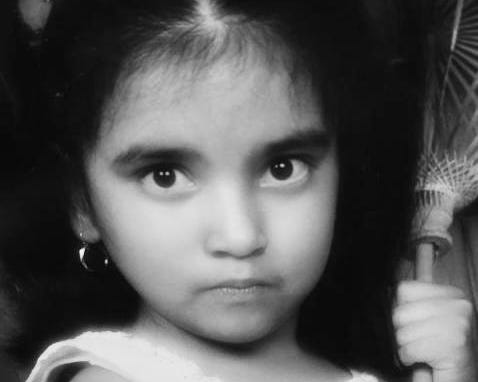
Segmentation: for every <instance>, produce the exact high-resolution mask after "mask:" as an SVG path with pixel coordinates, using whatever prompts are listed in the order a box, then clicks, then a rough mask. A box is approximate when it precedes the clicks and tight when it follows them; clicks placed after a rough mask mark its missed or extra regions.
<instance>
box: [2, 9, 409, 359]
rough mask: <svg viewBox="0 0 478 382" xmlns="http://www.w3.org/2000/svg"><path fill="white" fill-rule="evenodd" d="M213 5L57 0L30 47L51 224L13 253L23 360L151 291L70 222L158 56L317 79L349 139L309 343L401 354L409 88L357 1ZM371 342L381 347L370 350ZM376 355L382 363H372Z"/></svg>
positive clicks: (305, 329)
mask: <svg viewBox="0 0 478 382" xmlns="http://www.w3.org/2000/svg"><path fill="white" fill-rule="evenodd" d="M207 3H208V4H209V5H212V6H211V7H210V8H208V9H207V10H205V11H204V10H201V9H200V6H199V5H198V4H201V2H200V1H192V0H169V1H168V0H164V1H157V0H58V1H57V2H55V5H54V8H53V12H52V15H51V18H50V20H49V23H48V25H47V27H46V29H45V30H44V31H43V35H42V44H41V45H40V46H39V47H36V48H31V47H25V49H24V50H23V56H21V58H22V60H25V58H28V60H25V61H23V62H22V63H21V65H20V66H21V70H25V71H30V78H29V82H28V83H24V85H25V86H24V87H23V90H24V91H23V92H22V91H20V93H21V96H22V98H23V99H24V103H23V113H22V115H23V116H24V117H23V120H22V124H23V126H26V127H25V130H28V131H30V132H31V134H32V136H35V137H36V138H37V139H38V140H39V142H40V144H42V145H44V146H45V147H46V148H47V150H46V151H48V152H49V153H50V156H49V157H47V158H50V159H45V160H43V162H42V163H40V164H38V166H37V170H36V174H39V175H38V176H39V177H40V176H41V177H42V179H43V180H44V184H45V186H44V190H45V191H47V192H46V194H47V195H46V197H45V199H41V198H40V197H39V198H38V199H39V200H41V201H42V203H41V204H42V205H43V206H49V209H48V208H47V207H45V208H46V210H47V213H46V215H48V216H49V223H50V227H49V229H41V230H40V232H41V234H38V235H37V236H38V237H34V235H32V233H31V232H29V233H25V235H29V237H34V238H33V239H32V240H31V241H30V242H31V243H34V244H32V245H31V246H24V247H23V248H22V250H21V251H20V250H18V248H16V247H18V243H16V242H15V243H14V242H13V241H12V242H11V246H10V247H8V246H7V248H5V249H4V251H5V267H6V270H7V272H9V275H10V276H9V277H10V278H11V280H13V281H12V282H11V283H10V284H9V285H7V286H6V290H8V291H10V298H11V299H12V300H15V301H17V305H16V306H17V308H16V309H15V313H16V317H17V321H18V323H19V324H18V326H17V330H15V331H14V332H13V333H12V334H11V335H10V339H9V341H8V348H9V350H10V352H11V353H12V354H14V355H15V356H16V357H17V359H19V360H20V361H22V362H25V363H29V362H31V361H32V360H33V358H34V356H35V355H37V354H38V352H39V351H40V350H41V349H42V348H43V347H44V346H45V345H46V344H48V343H49V342H51V341H52V340H55V339H58V338H60V337H62V336H69V335H71V334H73V333H75V332H77V331H79V330H82V329H84V328H85V326H89V327H102V326H107V327H110V326H112V325H113V326H114V325H121V324H124V323H127V322H130V321H131V320H132V319H134V317H135V315H136V311H137V307H138V296H137V295H136V293H135V291H134V290H132V288H131V287H130V286H129V285H128V284H127V283H126V281H125V280H124V279H123V277H122V276H121V274H120V273H119V272H118V271H117V270H116V269H114V266H113V267H112V269H110V270H109V271H108V272H105V273H101V274H90V273H87V272H84V271H83V270H82V268H81V265H80V264H79V261H78V259H77V256H76V252H75V248H76V247H75V246H76V241H75V238H74V235H73V234H72V232H71V230H70V228H69V224H68V221H69V218H68V216H69V212H70V210H71V203H72V202H71V196H70V195H71V189H72V185H73V186H74V187H76V188H78V187H82V186H83V182H84V179H83V166H82V164H83V158H84V155H85V152H86V151H87V150H88V148H91V147H93V146H94V143H95V140H96V135H97V133H98V129H99V127H100V124H101V122H102V119H103V116H104V113H106V112H108V107H109V106H110V104H109V102H110V101H111V100H112V99H114V96H115V95H116V94H117V93H118V91H120V87H121V86H124V85H125V84H127V82H128V79H129V78H130V77H131V76H134V75H135V73H137V72H138V71H139V70H143V69H144V68H145V67H146V68H147V67H148V66H150V65H154V64H155V63H156V62H161V65H169V66H171V68H172V70H173V73H176V74H178V75H179V74H185V73H186V74H188V73H189V74H190V75H191V76H190V77H188V78H190V79H191V80H193V79H194V76H195V75H197V74H198V73H200V71H201V69H202V68H204V67H205V66H207V65H209V64H211V63H213V62H215V61H216V60H220V59H223V58H224V57H229V56H230V57H231V58H233V59H234V60H233V61H231V62H234V63H237V64H238V65H240V64H241V57H245V56H246V54H247V51H248V49H253V51H254V53H255V54H257V55H258V56H259V57H260V58H261V59H263V60H265V61H264V62H266V63H267V64H268V65H271V67H274V65H275V64H276V63H277V62H279V64H280V65H281V67H285V68H286V69H287V70H288V72H289V74H290V75H291V78H292V79H294V78H297V76H299V75H300V73H304V72H306V73H307V78H308V79H309V80H310V81H312V84H313V85H315V88H316V89H317V91H318V93H319V96H320V100H321V102H322V105H321V106H322V109H323V112H324V113H325V118H326V121H327V122H328V125H329V126H331V127H333V128H334V131H335V133H336V135H337V138H338V142H339V144H338V147H339V158H340V166H341V169H340V177H341V182H340V191H339V207H338V219H337V223H336V224H337V227H336V235H335V239H334V244H333V256H332V258H331V261H330V263H329V266H328V267H327V270H326V273H325V274H324V276H323V278H322V280H321V282H320V283H319V285H318V287H317V288H316V291H315V292H314V293H313V294H312V295H311V297H310V298H309V299H308V301H307V302H306V304H304V307H303V314H302V319H301V322H300V330H299V336H300V339H301V341H302V342H303V343H304V344H305V345H308V346H310V347H311V348H313V349H314V350H320V351H322V352H324V353H325V354H326V355H329V356H331V357H332V358H334V359H335V360H338V361H341V362H347V363H351V364H352V365H354V364H355V365H360V364H363V365H365V364H367V363H368V365H369V366H370V365H374V364H375V366H377V367H381V366H383V365H385V364H386V363H387V362H389V361H390V358H391V354H392V350H391V348H392V346H391V344H390V342H389V339H388V335H387V334H385V329H386V323H387V322H388V318H387V316H386V315H387V310H386V305H385V304H384V301H385V300H386V299H387V298H388V299H389V301H390V299H391V294H390V290H391V289H390V288H391V286H392V285H393V283H392V280H393V277H392V272H393V267H394V265H395V263H394V261H395V259H396V258H395V257H394V255H395V254H396V253H397V252H398V250H399V244H400V243H402V242H403V238H404V237H405V234H406V229H407V221H408V220H407V219H408V212H409V209H408V208H409V206H411V203H410V201H409V195H410V184H411V181H410V179H411V176H412V173H413V163H414V159H415V147H414V146H413V145H411V146H410V145H408V146H407V144H408V143H409V142H413V140H412V139H411V138H413V134H412V133H411V130H410V129H406V128H404V127H403V126H402V125H401V123H404V124H405V123H409V125H410V126H412V125H413V124H412V123H410V121H409V120H408V121H407V120H406V117H405V116H404V115H402V116H398V117H397V116H394V119H391V118H390V115H391V114H392V113H394V112H395V111H396V108H398V107H403V102H402V100H401V98H400V97H401V96H400V94H399V93H398V94H390V93H388V92H389V91H390V90H391V89H395V90H397V89H399V86H396V85H397V84H396V83H392V82H391V80H390V78H389V76H388V73H387V72H386V67H385V65H384V61H383V57H380V56H379V55H377V54H376V53H375V52H374V51H373V49H371V48H372V47H373V46H374V45H373V43H374V41H373V39H372V38H371V36H370V29H369V28H368V26H367V24H366V23H365V22H364V21H363V14H362V12H363V10H362V8H361V6H360V3H359V1H358V0H349V1H345V2H337V1H336V0H317V1H311V0H307V1H305V0H304V1H294V2H290V1H285V0H284V1H280V0H262V1H257V0H256V1H248V0H240V1H239V0H237V1H232V0H222V1H212V0H211V1H209V2H207ZM204 12H211V13H209V14H206V13H204ZM214 22H217V23H218V24H214ZM218 32H221V33H218ZM169 66H168V68H169ZM32 70H34V71H35V72H34V74H31V71H32ZM181 70H183V71H181ZM188 70H189V72H188ZM32 84H35V86H33V88H34V90H32V86H31V85H32ZM27 88H28V91H27V90H25V89H27ZM391 95H392V96H393V97H390V96H391ZM412 122H413V121H412ZM32 126H35V129H32ZM404 126H406V125H404ZM49 190H57V191H55V193H53V194H50V193H48V191H49ZM58 190H62V191H58ZM44 215H45V214H44ZM39 226H40V223H37V225H36V226H35V227H39ZM40 243H41V244H43V245H40ZM45 244H46V245H45ZM12 286H13V287H12ZM378 289H380V290H378ZM369 314H371V315H372V316H369ZM377 315H379V316H377ZM376 325H378V328H379V329H378V332H380V329H384V330H383V333H378V334H377V330H376V328H375V327H374V326H376ZM357 329H358V330H357ZM357 333H358V334H357ZM366 336H370V337H369V338H371V339H368V338H367V337H366ZM374 336H375V337H374ZM364 341H380V342H378V343H375V344H369V345H367V346H366V348H367V349H368V350H367V351H364V349H362V348H360V346H362V347H363V346H364ZM384 349H385V350H384ZM375 356H380V357H382V358H380V359H378V360H375V361H374V360H370V359H367V357H375Z"/></svg>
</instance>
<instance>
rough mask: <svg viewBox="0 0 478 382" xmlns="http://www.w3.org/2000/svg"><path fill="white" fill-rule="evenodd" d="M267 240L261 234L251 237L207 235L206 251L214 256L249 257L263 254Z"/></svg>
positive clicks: (222, 234)
mask: <svg viewBox="0 0 478 382" xmlns="http://www.w3.org/2000/svg"><path fill="white" fill-rule="evenodd" d="M266 248H267V238H266V236H265V235H264V234H262V233H254V234H253V235H241V234H238V232H236V233H235V234H230V233H229V234H227V233H225V232H224V231H223V232H214V233H211V235H209V237H208V239H207V243H206V249H207V251H208V252H209V253H211V254H213V255H215V256H233V257H250V256H258V255H261V254H262V253H264V251H265V249H266Z"/></svg>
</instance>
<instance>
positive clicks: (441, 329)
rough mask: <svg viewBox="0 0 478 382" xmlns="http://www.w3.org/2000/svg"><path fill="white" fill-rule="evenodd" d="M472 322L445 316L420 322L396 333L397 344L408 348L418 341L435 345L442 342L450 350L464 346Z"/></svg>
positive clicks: (462, 318)
mask: <svg viewBox="0 0 478 382" xmlns="http://www.w3.org/2000/svg"><path fill="white" fill-rule="evenodd" d="M470 332H471V325H470V321H469V320H467V319H465V318H464V317H456V316H445V317H436V318H434V319H430V320H425V321H420V322H417V323H414V324H411V325H407V326H405V327H402V328H400V329H397V331H396V339H397V344H398V345H399V346H407V345H409V344H412V343H414V342H417V341H423V340H424V341H428V342H429V343H433V342H436V341H441V342H442V343H444V344H446V345H447V347H448V349H455V348H456V346H461V345H463V341H462V340H463V339H467V338H469V337H470Z"/></svg>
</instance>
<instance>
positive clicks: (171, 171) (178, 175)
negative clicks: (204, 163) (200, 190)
mask: <svg viewBox="0 0 478 382" xmlns="http://www.w3.org/2000/svg"><path fill="white" fill-rule="evenodd" d="M142 184H143V187H144V188H145V189H146V191H147V192H148V193H151V194H154V195H164V196H174V195H181V194H185V193H187V192H190V191H192V190H194V189H195V183H194V182H193V181H192V180H191V179H190V177H189V176H188V175H187V174H186V173H185V172H184V171H183V170H181V169H179V168H178V167H177V166H174V165H170V164H161V165H157V166H155V167H154V168H152V169H150V170H149V172H148V173H147V174H146V175H145V176H144V178H143V179H142Z"/></svg>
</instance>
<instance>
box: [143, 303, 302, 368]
mask: <svg viewBox="0 0 478 382" xmlns="http://www.w3.org/2000/svg"><path fill="white" fill-rule="evenodd" d="M296 324H297V319H296V317H294V318H292V319H290V320H289V321H288V322H286V323H285V324H284V325H283V326H282V327H281V328H279V329H278V330H276V331H275V332H274V333H270V334H269V335H268V336H267V337H266V338H262V339H260V340H258V341H255V342H251V343H245V344H229V343H226V344H225V343H218V342H215V341H212V340H209V339H205V338H202V337H198V336H196V335H194V334H192V333H189V332H187V331H185V330H183V329H181V328H178V327H176V326H174V325H172V324H171V323H169V322H168V321H166V320H164V319H162V318H160V317H157V316H155V315H154V314H153V313H151V312H149V311H148V310H147V309H143V310H142V312H141V313H140V315H139V318H138V320H137V322H136V324H135V325H134V326H133V332H134V333H136V334H138V335H139V336H141V337H144V338H145V339H147V340H148V341H149V342H151V343H153V344H157V345H158V346H161V347H165V348H167V349H169V350H171V351H172V352H174V353H176V354H177V355H179V356H182V357H184V358H186V359H190V360H192V361H194V362H196V363H197V364H198V365H199V366H200V367H201V368H203V369H204V370H211V371H215V372H218V373H221V371H226V370H227V371H229V372H230V371H232V370H234V366H237V367H241V366H242V367H243V366H244V362H248V365H250V366H251V367H254V365H262V366H265V365H270V364H273V363H274V364H277V363H278V362H281V361H285V360H286V359H290V358H291V357H297V355H298V354H299V353H300V352H301V351H300V349H299V346H298V344H297V341H296V336H295V329H296ZM219 369H220V370H219Z"/></svg>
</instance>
